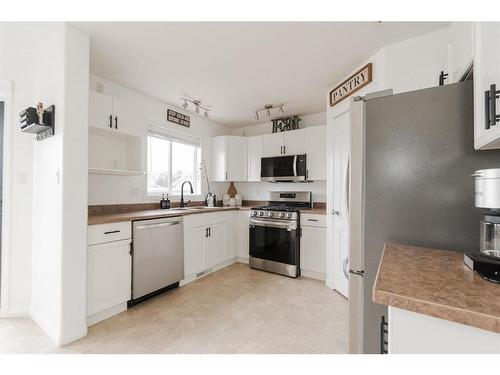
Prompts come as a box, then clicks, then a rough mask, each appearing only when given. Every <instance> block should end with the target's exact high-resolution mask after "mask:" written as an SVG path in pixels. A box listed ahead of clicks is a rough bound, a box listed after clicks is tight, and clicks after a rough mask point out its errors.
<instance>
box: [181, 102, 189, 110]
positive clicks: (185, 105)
mask: <svg viewBox="0 0 500 375" xmlns="http://www.w3.org/2000/svg"><path fill="white" fill-rule="evenodd" d="M187 106H188V102H187V100H184V104H183V105H182V108H184V109H186V108H187Z"/></svg>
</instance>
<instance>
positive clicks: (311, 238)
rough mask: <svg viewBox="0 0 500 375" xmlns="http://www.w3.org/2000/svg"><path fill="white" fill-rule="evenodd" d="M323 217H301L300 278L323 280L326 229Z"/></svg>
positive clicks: (324, 273) (324, 272)
mask: <svg viewBox="0 0 500 375" xmlns="http://www.w3.org/2000/svg"><path fill="white" fill-rule="evenodd" d="M324 225H325V215H311V214H309V215H302V217H301V231H302V234H301V237H300V269H301V274H302V276H305V277H310V278H313V279H318V280H325V275H326V227H325V226H324Z"/></svg>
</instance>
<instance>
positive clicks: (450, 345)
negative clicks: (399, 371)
mask: <svg viewBox="0 0 500 375" xmlns="http://www.w3.org/2000/svg"><path fill="white" fill-rule="evenodd" d="M388 330H389V334H388V336H389V337H388V338H389V340H388V342H389V354H500V333H496V332H493V331H487V330H484V329H480V328H476V327H472V326H468V325H465V324H460V323H456V322H452V321H449V320H445V319H440V318H435V317H433V316H429V315H424V314H419V313H416V312H413V311H408V310H403V309H399V308H396V307H392V306H389V326H388Z"/></svg>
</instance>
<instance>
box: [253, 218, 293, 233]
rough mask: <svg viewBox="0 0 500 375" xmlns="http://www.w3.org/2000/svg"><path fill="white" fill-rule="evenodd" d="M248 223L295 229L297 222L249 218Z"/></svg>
mask: <svg viewBox="0 0 500 375" xmlns="http://www.w3.org/2000/svg"><path fill="white" fill-rule="evenodd" d="M249 224H250V225H251V226H252V225H253V226H259V227H273V228H283V229H290V230H296V229H297V224H296V223H294V222H292V223H291V222H289V221H277V220H269V221H267V220H256V219H252V220H250V222H249Z"/></svg>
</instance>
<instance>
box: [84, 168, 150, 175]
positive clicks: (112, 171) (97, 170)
mask: <svg viewBox="0 0 500 375" xmlns="http://www.w3.org/2000/svg"><path fill="white" fill-rule="evenodd" d="M89 173H91V174H112V175H119V176H141V175H143V174H146V172H144V171H130V170H126V169H105V168H89Z"/></svg>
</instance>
